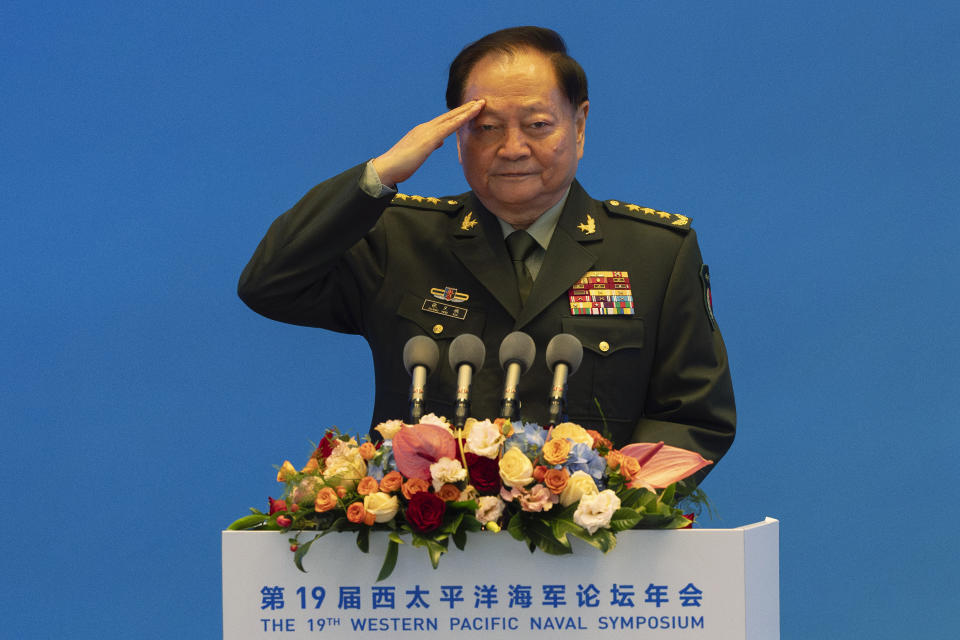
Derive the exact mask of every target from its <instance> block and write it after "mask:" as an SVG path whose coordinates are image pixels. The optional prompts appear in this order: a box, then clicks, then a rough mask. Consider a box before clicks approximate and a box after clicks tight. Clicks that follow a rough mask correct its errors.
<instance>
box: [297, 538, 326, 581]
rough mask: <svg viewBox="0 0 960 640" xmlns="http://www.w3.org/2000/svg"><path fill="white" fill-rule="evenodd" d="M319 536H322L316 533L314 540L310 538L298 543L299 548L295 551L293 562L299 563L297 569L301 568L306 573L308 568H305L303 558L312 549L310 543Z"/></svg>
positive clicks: (314, 540)
mask: <svg viewBox="0 0 960 640" xmlns="http://www.w3.org/2000/svg"><path fill="white" fill-rule="evenodd" d="M319 538H320V536H319V535H316V536H314V537H313V540H308V541H306V542H304V543H303V544H299V545H297V550H296V551H294V553H293V563H294V564H295V565H297V569H300V571H303V572H304V573H306V572H307V570H306V569H304V568H303V558H304V556H306V555H307V551H309V550H310V545H312V544H313V543H314V542H316V541H317V540H318V539H319Z"/></svg>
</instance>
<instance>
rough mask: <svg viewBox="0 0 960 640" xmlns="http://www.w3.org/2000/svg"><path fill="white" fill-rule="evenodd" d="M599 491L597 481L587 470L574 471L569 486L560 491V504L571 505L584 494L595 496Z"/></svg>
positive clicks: (568, 482) (568, 481)
mask: <svg viewBox="0 0 960 640" xmlns="http://www.w3.org/2000/svg"><path fill="white" fill-rule="evenodd" d="M598 492H599V489H597V483H596V482H594V481H593V478H592V477H591V476H590V474H588V473H587V472H586V471H574V472H573V475H572V476H570V479H569V480H567V486H565V487H564V488H563V491H562V492H561V493H560V504H562V505H563V506H565V507H569V506H570V505H572V504H573V503H574V502H576V501H577V500H580V499H581V498H583V496H595V495H597V493H598Z"/></svg>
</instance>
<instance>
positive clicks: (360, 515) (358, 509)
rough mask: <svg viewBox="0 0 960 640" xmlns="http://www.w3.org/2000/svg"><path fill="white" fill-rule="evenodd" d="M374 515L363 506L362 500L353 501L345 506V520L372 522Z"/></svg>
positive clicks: (367, 523) (368, 523)
mask: <svg viewBox="0 0 960 640" xmlns="http://www.w3.org/2000/svg"><path fill="white" fill-rule="evenodd" d="M375 519H376V516H375V515H374V514H373V513H370V512H368V511H367V510H366V509H364V508H363V503H362V502H354V503H353V504H351V505H350V506H349V507H347V520H349V521H350V522H353V523H356V524H360V523H363V524H366V525H371V524H373V522H374V520H375Z"/></svg>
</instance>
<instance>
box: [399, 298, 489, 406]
mask: <svg viewBox="0 0 960 640" xmlns="http://www.w3.org/2000/svg"><path fill="white" fill-rule="evenodd" d="M397 316H398V318H397V327H396V332H397V341H398V344H399V345H401V346H402V345H403V344H405V343H406V341H407V340H409V339H410V338H412V337H413V336H416V335H426V336H429V337H430V338H433V339H434V340H435V341H436V342H437V347H438V348H439V350H440V359H439V361H438V362H437V368H436V371H434V372H432V373H431V374H430V377H429V378H428V379H427V407H428V410H430V411H433V412H434V413H436V414H438V415H446V416H452V415H453V413H452V412H453V401H454V399H455V398H456V391H457V378H456V374H455V373H454V371H453V369H452V368H451V367H450V364H449V361H448V359H449V351H450V342H452V341H453V339H454V338H456V337H457V336H459V335H461V334H464V333H472V334H473V335H475V336H477V337H478V338H480V339H481V340H482V339H483V328H484V325H485V324H486V316H485V315H484V314H483V312H481V311H478V310H477V309H475V308H469V307H466V306H464V305H463V304H454V303H449V302H444V301H443V300H431V299H429V298H421V297H417V296H415V295H413V294H410V293H404V295H403V297H402V299H401V301H400V305H399V306H398V307H397Z"/></svg>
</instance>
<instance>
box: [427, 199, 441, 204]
mask: <svg viewBox="0 0 960 640" xmlns="http://www.w3.org/2000/svg"><path fill="white" fill-rule="evenodd" d="M427 202H429V203H430V204H440V198H427Z"/></svg>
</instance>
